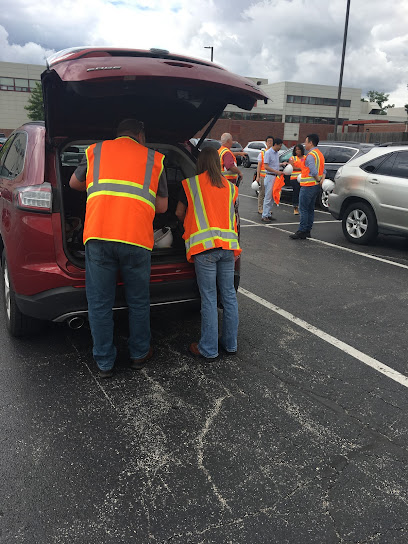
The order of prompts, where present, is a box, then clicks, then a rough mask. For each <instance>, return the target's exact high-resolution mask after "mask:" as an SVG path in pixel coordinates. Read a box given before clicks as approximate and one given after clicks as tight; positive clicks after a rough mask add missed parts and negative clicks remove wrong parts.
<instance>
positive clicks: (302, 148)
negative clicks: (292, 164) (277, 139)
mask: <svg viewBox="0 0 408 544" xmlns="http://www.w3.org/2000/svg"><path fill="white" fill-rule="evenodd" d="M296 149H300V151H301V152H302V155H304V154H305V148H304V147H303V145H302V144H296V145H294V146H293V156H294V157H295V156H296Z"/></svg>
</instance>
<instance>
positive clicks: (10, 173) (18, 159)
mask: <svg viewBox="0 0 408 544" xmlns="http://www.w3.org/2000/svg"><path fill="white" fill-rule="evenodd" d="M26 147H27V134H26V133H25V132H22V133H21V134H17V135H16V137H15V138H14V140H13V142H12V144H11V145H10V149H9V152H8V153H7V156H6V158H5V159H4V163H3V164H2V168H1V171H2V172H1V173H2V175H3V176H7V177H10V178H15V177H16V176H18V174H20V173H21V172H22V170H23V167H24V157H25V152H26Z"/></svg>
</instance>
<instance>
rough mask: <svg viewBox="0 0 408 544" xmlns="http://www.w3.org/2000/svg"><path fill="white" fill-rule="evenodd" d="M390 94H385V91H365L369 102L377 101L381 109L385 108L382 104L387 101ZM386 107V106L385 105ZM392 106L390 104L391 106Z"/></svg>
mask: <svg viewBox="0 0 408 544" xmlns="http://www.w3.org/2000/svg"><path fill="white" fill-rule="evenodd" d="M389 96H390V95H389V94H385V93H380V92H378V91H368V92H367V97H368V100H369V101H370V102H377V104H378V105H379V106H380V108H381V109H382V110H384V109H385V108H383V104H384V103H385V102H388V97H389ZM386 107H388V106H386ZM391 107H392V106H391Z"/></svg>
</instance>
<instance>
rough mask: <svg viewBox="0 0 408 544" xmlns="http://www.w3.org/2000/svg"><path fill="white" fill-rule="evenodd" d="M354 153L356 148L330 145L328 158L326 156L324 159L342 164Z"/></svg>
mask: <svg viewBox="0 0 408 544" xmlns="http://www.w3.org/2000/svg"><path fill="white" fill-rule="evenodd" d="M356 153H357V150H356V149H350V148H349V147H331V148H330V151H329V159H330V160H329V159H328V158H326V161H327V162H336V163H340V164H344V163H346V162H347V161H349V160H350V159H351V158H352V157H354V155H355V154H356Z"/></svg>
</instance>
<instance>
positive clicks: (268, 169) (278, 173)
mask: <svg viewBox="0 0 408 544" xmlns="http://www.w3.org/2000/svg"><path fill="white" fill-rule="evenodd" d="M264 168H265V170H266V171H267V172H270V173H271V174H273V175H274V176H280V175H281V173H282V172H281V171H280V170H275V169H274V168H271V167H270V166H269V164H268V163H267V162H264Z"/></svg>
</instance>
